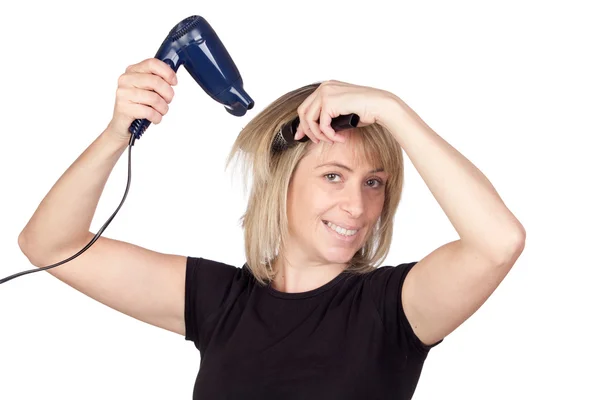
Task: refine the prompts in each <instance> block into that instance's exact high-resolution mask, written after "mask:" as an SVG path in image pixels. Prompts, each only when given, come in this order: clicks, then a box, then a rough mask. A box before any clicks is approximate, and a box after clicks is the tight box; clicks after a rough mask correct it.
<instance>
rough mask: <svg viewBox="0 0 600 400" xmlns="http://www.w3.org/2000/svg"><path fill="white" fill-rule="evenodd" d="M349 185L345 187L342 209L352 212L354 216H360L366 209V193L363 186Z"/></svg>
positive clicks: (351, 214)
mask: <svg viewBox="0 0 600 400" xmlns="http://www.w3.org/2000/svg"><path fill="white" fill-rule="evenodd" d="M352 186H353V185H348V186H347V187H346V188H345V193H344V200H343V201H342V206H341V208H342V210H343V211H345V212H347V213H348V214H350V216H351V217H352V218H359V217H360V216H361V215H362V214H363V212H364V209H365V199H364V198H363V196H364V193H363V190H361V188H355V187H352Z"/></svg>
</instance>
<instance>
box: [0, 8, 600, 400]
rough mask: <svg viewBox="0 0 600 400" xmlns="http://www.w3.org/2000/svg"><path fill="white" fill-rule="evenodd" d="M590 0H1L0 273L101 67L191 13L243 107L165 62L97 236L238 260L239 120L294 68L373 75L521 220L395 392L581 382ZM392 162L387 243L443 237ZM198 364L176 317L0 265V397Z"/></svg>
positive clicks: (585, 323) (508, 394)
mask: <svg viewBox="0 0 600 400" xmlns="http://www.w3.org/2000/svg"><path fill="white" fill-rule="evenodd" d="M593 3H594V2H593V1H589V2H583V1H570V2H568V3H567V2H566V1H563V2H557V1H522V0H520V1H503V2H493V4H492V2H478V1H453V2H443V1H437V2H433V1H412V2H392V1H389V2H384V1H375V0H371V1H368V2H367V1H359V2H351V1H302V2H278V3H275V2H273V3H272V5H271V4H270V2H266V1H239V2H232V1H227V2H218V1H211V2H203V1H178V2H175V1H171V2H149V1H120V2H115V3H110V2H105V1H102V2H96V3H90V2H72V3H70V2H66V1H51V2H45V1H29V2H18V3H17V2H15V3H14V4H12V3H9V2H2V3H1V4H2V5H0V49H1V54H2V55H1V56H0V57H1V62H0V77H1V82H2V88H1V96H0V99H1V102H2V103H1V107H0V112H1V116H2V124H1V128H0V132H1V138H2V139H1V141H0V176H1V179H2V188H1V191H2V196H1V197H0V221H2V222H1V223H0V243H1V249H2V255H3V261H2V263H1V265H0V277H5V276H8V275H12V274H14V273H16V272H19V271H22V270H26V269H31V268H34V267H33V266H32V265H31V264H29V262H28V260H27V258H26V257H25V256H24V255H23V254H22V253H21V251H20V250H19V247H18V245H17V237H18V234H19V233H20V231H21V230H22V229H23V227H24V226H25V224H26V223H27V221H28V220H29V218H30V217H31V215H32V214H33V212H34V211H35V209H36V208H37V206H38V204H39V202H40V201H41V200H42V198H43V197H44V196H45V194H46V193H47V192H48V191H49V190H50V188H51V187H52V185H53V184H54V183H55V182H56V180H57V179H58V178H59V177H60V176H61V174H62V173H63V172H64V171H65V170H66V169H67V168H68V167H69V166H70V165H71V163H72V162H73V161H74V160H75V159H76V158H77V157H78V156H79V155H80V154H81V152H83V151H84V150H85V148H86V147H87V146H88V145H89V144H91V142H92V141H93V140H94V139H95V138H96V137H97V135H98V134H100V132H101V131H102V130H103V129H104V128H105V127H106V125H107V124H108V122H109V121H110V118H111V116H112V111H113V105H114V95H115V90H116V87H117V79H118V77H119V75H120V74H122V73H123V72H124V70H125V68H126V67H127V66H128V65H130V64H134V63H137V62H139V61H142V60H144V59H146V58H148V57H152V56H154V54H155V53H156V51H157V49H158V47H159V45H160V44H161V42H162V40H163V39H164V38H165V36H166V35H167V33H168V32H169V31H170V29H171V28H172V27H173V26H174V25H175V24H177V23H178V22H179V21H180V20H182V19H184V18H186V17H188V16H190V15H194V14H198V15H201V16H203V17H204V18H206V19H207V21H208V22H209V23H210V24H211V25H212V26H213V28H214V29H215V31H216V32H217V34H218V35H219V37H220V38H221V40H222V42H223V43H224V45H225V47H226V48H227V50H228V52H229V53H230V55H231V56H232V58H233V59H234V61H235V63H236V65H237V67H238V68H239V70H240V72H241V74H242V77H243V79H244V81H245V88H246V89H247V91H248V93H249V94H250V95H251V96H252V97H253V98H254V100H255V102H256V106H255V109H254V110H251V111H250V112H249V113H248V114H247V115H246V116H244V117H241V118H237V117H233V116H231V115H229V114H228V113H227V112H226V111H225V110H224V109H223V107H222V106H221V105H219V104H217V103H216V102H214V101H213V100H211V99H210V98H209V97H208V96H207V95H206V94H205V93H204V91H203V90H202V89H201V88H200V87H199V86H198V85H196V83H195V82H194V81H193V80H192V78H191V77H190V76H189V75H188V73H187V71H185V70H184V69H183V68H181V69H180V70H179V73H178V78H179V85H178V86H176V87H175V91H176V95H175V99H174V101H173V103H171V105H170V111H169V113H168V114H167V116H166V117H165V118H164V119H163V122H162V123H161V124H159V125H153V126H151V127H150V128H149V129H148V130H147V131H146V133H145V134H144V136H143V137H142V139H141V140H139V141H137V142H136V144H135V146H134V147H133V149H132V183H131V188H130V191H129V194H128V197H127V199H126V200H125V204H124V205H123V207H122V208H121V210H120V211H119V213H118V214H117V216H116V217H115V219H114V220H113V222H112V223H111V225H110V226H109V227H108V228H107V230H106V231H105V232H104V236H107V237H110V238H114V239H119V240H123V241H127V242H130V243H134V244H137V245H140V246H143V247H146V248H149V249H152V250H156V251H160V252H165V253H172V254H181V255H193V256H201V257H206V258H211V259H216V260H219V261H223V262H227V263H231V264H234V265H236V266H241V265H242V264H243V262H244V253H243V236H242V230H241V228H240V226H239V224H238V219H239V217H240V216H241V215H242V213H243V211H244V209H245V201H246V197H245V195H244V193H243V191H242V186H241V181H240V180H239V179H237V178H236V177H233V178H232V170H227V171H225V170H224V160H225V156H226V155H227V152H228V150H229V148H230V146H231V145H232V143H233V141H234V139H235V137H236V135H237V133H238V132H239V131H240V130H241V129H242V127H243V126H244V125H245V124H247V123H248V122H249V121H250V119H251V118H253V116H255V115H256V114H257V113H258V112H259V111H260V110H261V109H263V108H264V107H266V106H267V105H268V104H269V103H270V102H271V101H273V100H275V99H276V98H277V97H279V96H280V95H281V94H283V93H285V92H287V91H289V90H292V89H294V88H297V87H299V86H302V85H305V84H308V83H312V82H315V81H320V80H326V79H337V80H342V81H347V82H351V83H355V84H360V85H368V86H373V87H379V88H383V89H385V90H389V91H391V92H394V93H395V94H397V95H398V96H400V97H401V98H402V99H403V100H404V101H405V102H406V103H407V104H408V105H410V106H411V107H412V108H413V109H414V110H415V111H416V112H417V113H418V114H419V115H420V116H421V117H422V118H423V119H424V120H425V121H426V122H427V123H428V124H429V125H430V126H431V127H432V128H433V129H434V130H435V131H436V132H437V133H438V134H440V135H441V136H442V137H443V138H444V139H446V140H447V141H448V142H449V143H450V144H452V145H453V146H454V147H456V148H457V149H458V150H459V151H460V152H461V153H462V154H464V155H465V156H466V157H467V158H468V159H469V160H471V161H472V162H473V163H474V164H475V165H476V166H477V167H478V168H479V169H480V170H481V171H482V172H483V173H484V174H485V175H486V176H487V177H488V178H489V179H490V181H491V182H492V183H493V184H494V186H495V188H496V189H497V190H498V192H499V193H500V195H501V197H502V199H503V200H504V201H505V203H506V204H507V206H508V207H509V208H510V209H511V211H512V212H513V213H514V214H515V215H516V216H517V218H518V219H519V220H520V221H521V222H522V224H523V225H524V226H525V228H526V231H527V245H526V249H525V251H524V253H523V254H522V256H521V258H520V259H519V260H518V262H517V264H516V265H515V266H514V268H513V269H512V270H511V272H510V273H509V275H508V276H507V278H506V279H505V280H504V281H503V283H502V284H501V285H500V287H499V288H498V289H497V290H496V291H495V292H494V293H493V295H492V296H491V297H490V299H489V300H488V301H487V302H486V303H485V304H484V306H483V307H481V309H480V310H479V311H477V312H476V313H475V315H473V316H472V317H471V318H470V319H469V320H467V321H466V322H465V323H464V324H463V325H462V326H461V327H459V328H458V329H457V330H456V331H455V332H453V333H452V334H450V335H449V336H448V337H447V338H446V340H445V341H444V342H443V344H441V345H439V346H438V347H437V348H435V349H433V350H432V351H431V352H430V354H429V357H428V359H427V361H426V363H425V366H424V369H423V373H422V375H421V379H420V381H419V385H418V387H417V390H416V393H415V396H414V399H420V400H423V399H441V398H444V399H461V400H467V399H542V398H544V399H545V398H560V399H567V398H568V399H598V398H600V389H598V383H597V378H598V374H599V369H600V367H599V366H598V362H599V355H600V354H599V353H600V351H599V344H598V337H599V335H600V329H599V328H598V325H599V323H598V319H599V318H598V315H599V314H600V312H599V307H598V305H599V304H600V301H599V295H598V291H597V288H598V284H599V283H598V278H599V277H600V274H599V273H598V268H599V267H600V259H599V256H598V245H599V242H600V234H599V233H598V227H599V223H600V220H599V219H600V218H599V212H598V206H599V205H600V201H599V200H600V199H599V196H598V183H599V182H600V177H599V175H600V167H599V161H598V151H599V150H598V144H599V140H598V135H599V133H600V129H599V125H600V124H599V121H598V115H599V112H598V111H599V105H600V100H599V99H600V96H599V93H600V82H599V81H600V79H599V71H600V62H599V61H598V49H599V43H598V42H599V40H598V38H600V25H598V20H599V17H600V15H599V14H598V12H596V11H594V8H593ZM284 4H285V5H284ZM127 161H128V160H127V151H126V152H124V153H123V156H122V157H121V158H120V160H119V162H118V164H117V165H116V167H115V169H114V170H113V173H112V175H111V176H110V179H109V181H108V183H107V186H106V188H105V191H104V193H103V195H102V197H101V200H100V204H99V207H98V209H97V212H96V214H95V217H94V220H93V223H92V226H91V231H93V232H97V231H98V229H99V228H100V227H101V226H102V224H104V222H105V221H106V220H107V219H108V218H109V217H110V215H111V214H112V213H113V211H114V210H115V209H116V207H117V206H118V204H119V202H120V201H121V199H122V197H123V194H124V190H125V186H126V182H127ZM406 167H407V171H406V186H405V192H404V194H403V200H402V202H401V204H400V209H399V211H398V214H397V215H396V222H397V227H396V230H395V236H394V244H393V247H392V250H391V252H390V254H389V256H388V258H387V260H386V263H385V264H393V265H396V264H399V263H401V262H409V261H413V260H418V259H421V258H422V257H424V256H425V255H427V254H428V253H429V252H430V251H432V250H434V249H435V248H437V247H439V246H440V245H442V244H444V243H446V242H449V241H452V240H455V239H457V238H458V235H457V234H456V232H455V231H454V229H453V228H452V226H451V224H450V222H449V221H448V219H447V218H446V216H445V214H444V213H443V211H442V210H441V208H440V207H439V205H438V204H437V203H436V201H435V199H434V198H433V196H432V195H431V193H430V192H429V191H428V189H427V187H426V186H425V184H424V182H423V181H422V179H421V178H420V176H419V175H418V173H417V172H416V170H415V169H414V166H413V165H412V163H411V162H410V159H408V158H406ZM57 229H60V227H57ZM59 268H60V267H59ZM157 295H160V294H157ZM198 366H199V354H198V352H197V350H196V349H195V347H194V345H193V344H192V343H191V342H186V341H185V340H184V338H183V337H181V336H178V335H176V334H174V333H171V332H168V331H165V330H162V329H159V328H155V327H153V326H151V325H148V324H146V323H142V322H140V321H138V320H135V319H133V318H130V317H128V316H126V315H124V314H121V313H119V312H116V311H114V310H112V309H110V308H108V307H106V306H104V305H102V304H101V303H98V302H96V301H95V300H92V299H90V298H88V297H86V296H85V295H83V294H81V293H79V292H77V291H76V290H74V289H72V288H70V287H69V286H67V285H66V284H64V283H62V282H61V281H59V280H58V279H56V278H54V277H53V276H51V275H50V274H49V273H47V272H43V271H42V272H39V273H34V274H29V275H26V276H22V277H19V278H17V279H14V280H12V281H9V282H7V283H5V284H3V285H1V286H0V398H1V399H7V400H9V399H34V398H45V399H108V398H110V399H142V398H143V399H167V398H168V399H190V398H191V395H192V388H193V384H194V379H195V377H196V374H197V372H198Z"/></svg>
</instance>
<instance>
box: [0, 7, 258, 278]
mask: <svg viewBox="0 0 600 400" xmlns="http://www.w3.org/2000/svg"><path fill="white" fill-rule="evenodd" d="M154 57H155V58H158V59H159V60H162V61H164V62H165V63H167V64H168V65H169V66H170V67H171V68H172V69H173V71H175V72H177V69H179V67H180V66H181V65H183V66H184V67H185V69H186V70H187V71H188V72H189V73H190V75H191V76H192V77H193V78H194V80H195V81H196V82H197V83H198V85H200V86H201V87H202V88H203V89H204V91H205V92H206V93H207V94H208V95H209V96H210V97H212V98H213V99H214V100H216V101H218V102H219V103H221V104H223V105H224V106H225V109H226V110H227V111H228V112H229V113H230V114H232V115H235V116H238V117H241V116H243V115H244V114H246V111H247V110H250V109H251V108H252V107H254V101H253V100H252V98H250V96H248V93H246V92H245V91H244V88H243V82H242V77H241V76H240V73H239V71H238V69H237V67H236V66H235V64H234V63H233V60H232V59H231V57H230V56H229V53H227V50H226V49H225V46H223V43H221V41H220V40H219V37H218V36H217V34H216V33H215V31H214V30H213V29H212V27H211V26H210V25H209V24H208V22H206V20H205V19H204V18H202V17H200V16H198V15H193V16H191V17H188V18H186V19H184V20H183V21H181V22H180V23H178V24H177V25H175V27H174V28H173V29H171V32H169V34H168V35H167V38H166V39H165V40H164V41H163V43H162V44H161V46H160V48H159V49H158V52H157V53H156V56H154ZM148 126H150V121H148V120H147V119H136V120H135V121H133V122H132V123H131V125H130V126H129V132H130V133H131V138H130V141H129V175H130V178H131V146H133V144H134V142H135V140H136V139H139V138H140V137H141V136H142V134H143V133H144V131H145V130H146V129H147V128H148ZM129 183H130V179H128V180H127V188H126V189H125V195H124V197H123V200H121V204H119V207H117V209H116V210H115V212H114V213H113V214H112V215H111V216H110V218H109V219H108V221H106V223H105V224H104V225H103V226H102V227H101V228H100V230H99V231H98V233H96V235H95V236H94V237H93V238H92V240H91V241H90V242H89V243H88V244H87V245H85V247H83V249H81V250H80V251H79V252H78V253H76V254H74V255H72V256H71V257H69V258H67V259H66V260H63V261H60V262H58V263H55V264H52V265H48V266H46V267H39V268H34V269H30V270H27V271H22V272H19V273H16V274H14V275H11V276H7V277H6V278H2V279H0V284H2V283H5V282H8V281H9V280H11V279H14V278H17V277H19V276H22V275H26V274H30V273H33V272H39V271H45V270H48V269H50V268H54V267H58V266H59V265H62V264H64V263H66V262H69V261H71V260H72V259H74V258H76V257H78V256H79V255H81V254H82V253H83V252H85V251H86V250H87V249H89V248H90V247H91V246H92V245H93V244H94V243H95V242H96V240H98V238H99V237H100V235H102V232H104V230H105V229H106V227H107V226H108V225H109V224H110V223H111V221H112V220H113V218H114V217H115V215H116V214H117V212H118V211H119V209H120V208H121V206H122V205H123V202H124V201H125V198H126V197H127V193H128V191H129Z"/></svg>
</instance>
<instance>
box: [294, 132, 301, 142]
mask: <svg viewBox="0 0 600 400" xmlns="http://www.w3.org/2000/svg"><path fill="white" fill-rule="evenodd" d="M298 139H300V132H296V134H295V135H294V140H298Z"/></svg>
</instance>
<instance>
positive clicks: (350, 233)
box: [323, 221, 359, 239]
mask: <svg viewBox="0 0 600 400" xmlns="http://www.w3.org/2000/svg"><path fill="white" fill-rule="evenodd" d="M323 224H324V225H325V226H327V228H328V229H329V231H331V232H335V233H336V234H337V235H339V237H342V238H344V239H350V238H352V237H354V236H356V232H358V231H359V230H358V229H344V228H342V227H340V226H337V225H335V224H334V223H332V222H329V221H323Z"/></svg>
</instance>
